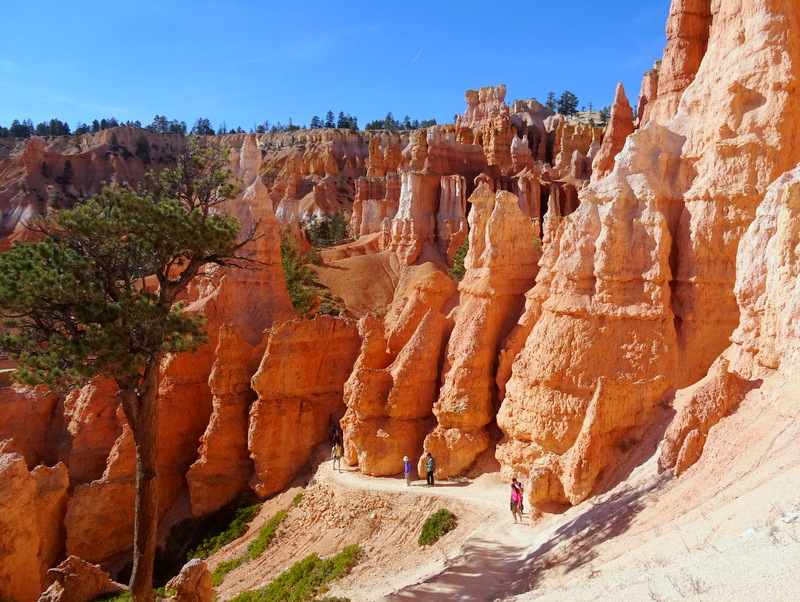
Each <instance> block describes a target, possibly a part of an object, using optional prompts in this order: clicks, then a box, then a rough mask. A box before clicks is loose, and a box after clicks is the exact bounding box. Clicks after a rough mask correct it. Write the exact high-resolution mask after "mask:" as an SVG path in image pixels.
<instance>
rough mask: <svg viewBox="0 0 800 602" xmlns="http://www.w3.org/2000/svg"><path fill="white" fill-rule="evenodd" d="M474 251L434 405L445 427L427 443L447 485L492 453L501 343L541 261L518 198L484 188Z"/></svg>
mask: <svg viewBox="0 0 800 602" xmlns="http://www.w3.org/2000/svg"><path fill="white" fill-rule="evenodd" d="M469 202H470V204H471V205H472V209H471V212H470V214H469V222H470V241H469V242H470V246H469V252H468V253H467V257H466V261H465V268H466V273H465V275H464V278H463V280H462V281H461V283H460V284H459V292H460V298H459V305H458V307H457V308H456V309H455V310H454V311H453V313H452V314H451V317H452V318H453V320H454V322H455V325H454V327H453V330H452V333H451V335H450V339H449V342H448V345H447V349H446V354H445V364H444V367H443V370H442V374H443V376H442V378H443V384H442V387H441V390H440V391H439V397H438V400H437V401H436V403H435V405H434V408H433V410H434V414H435V415H436V419H437V422H438V426H437V427H436V429H435V430H434V431H433V432H432V433H431V434H429V435H428V437H427V438H426V439H425V449H426V450H427V451H430V452H432V453H433V454H434V457H435V458H436V459H437V471H438V474H439V476H440V477H448V476H453V475H457V474H460V473H462V472H463V471H464V470H465V469H467V468H469V466H470V465H471V464H472V463H473V462H474V461H475V459H476V458H477V456H478V455H479V454H480V453H482V452H483V451H484V450H485V449H486V448H487V447H488V445H489V442H490V438H489V434H488V432H487V430H486V426H487V425H488V424H489V423H490V422H491V421H492V420H493V418H494V414H495V412H496V404H497V397H496V391H495V369H496V357H497V353H498V346H499V343H500V341H501V340H502V339H503V338H504V337H505V336H506V335H507V334H508V333H509V331H510V330H511V328H512V327H513V326H514V323H515V322H516V319H517V317H518V316H519V314H520V313H521V310H522V306H523V303H524V297H523V295H524V293H525V292H526V291H527V290H528V289H529V288H530V287H531V286H532V285H533V281H534V278H535V275H536V271H537V266H536V262H537V260H538V258H539V254H538V252H537V250H536V246H535V241H534V237H535V223H534V221H533V220H531V219H530V218H529V217H528V216H527V215H525V213H523V212H522V210H521V209H520V207H519V203H518V199H517V197H516V196H515V195H513V194H511V193H509V192H504V191H500V192H497V193H496V194H495V193H494V192H493V191H492V190H491V189H489V187H488V186H486V185H481V186H479V187H478V188H477V190H476V191H475V192H474V193H473V194H472V196H471V197H470V199H469Z"/></svg>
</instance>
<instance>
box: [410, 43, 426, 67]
mask: <svg viewBox="0 0 800 602" xmlns="http://www.w3.org/2000/svg"><path fill="white" fill-rule="evenodd" d="M423 50H425V46H423V47H422V48H420V49H419V52H418V53H417V56H415V57H414V60H412V61H411V62H412V63H413V62H414V61H416V60H417V59H418V58H419V55H420V54H422V51H423Z"/></svg>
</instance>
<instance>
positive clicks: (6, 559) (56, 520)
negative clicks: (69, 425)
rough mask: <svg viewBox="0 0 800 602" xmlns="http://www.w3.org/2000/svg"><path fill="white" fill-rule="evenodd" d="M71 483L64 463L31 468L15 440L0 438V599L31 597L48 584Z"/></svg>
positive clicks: (29, 600) (22, 600)
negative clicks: (17, 447)
mask: <svg viewBox="0 0 800 602" xmlns="http://www.w3.org/2000/svg"><path fill="white" fill-rule="evenodd" d="M68 486H69V480H68V478H67V469H66V467H65V466H64V465H63V464H58V465H57V466H55V467H54V468H47V467H45V466H38V467H36V468H35V469H34V470H33V471H32V472H29V471H28V467H27V466H26V464H25V458H24V457H23V456H22V455H21V454H19V453H16V451H15V449H14V446H13V444H12V443H11V442H10V441H8V440H6V441H3V442H0V533H2V534H3V553H2V554H0V598H2V599H4V600H6V599H7V600H19V601H20V602H32V601H34V600H37V599H38V597H39V594H40V593H41V592H42V590H43V589H44V588H45V587H46V581H45V574H46V572H47V569H48V568H49V567H50V566H51V565H52V564H53V561H55V559H56V558H57V557H58V554H59V553H60V551H61V549H62V546H63V527H62V526H61V525H62V521H63V518H64V512H65V510H66V502H67V487H68Z"/></svg>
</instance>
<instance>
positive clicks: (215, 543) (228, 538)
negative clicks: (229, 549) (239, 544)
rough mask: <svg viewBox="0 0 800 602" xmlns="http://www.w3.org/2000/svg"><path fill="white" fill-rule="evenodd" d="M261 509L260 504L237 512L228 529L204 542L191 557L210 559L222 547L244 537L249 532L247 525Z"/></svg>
mask: <svg viewBox="0 0 800 602" xmlns="http://www.w3.org/2000/svg"><path fill="white" fill-rule="evenodd" d="M259 508H260V506H259V505H258V504H254V505H252V506H245V507H244V508H239V510H237V511H236V516H235V517H234V519H233V521H231V523H230V525H228V528H227V529H225V530H224V531H223V532H222V533H219V534H217V535H215V536H213V537H210V538H208V539H206V540H205V541H203V542H202V543H201V544H200V545H199V546H197V547H196V548H195V549H194V551H193V552H192V553H191V556H192V557H193V558H208V557H209V556H211V555H213V554H215V553H216V552H217V551H219V549H220V548H221V547H222V546H224V545H227V544H229V543H230V542H232V541H233V540H235V539H238V538H239V537H241V536H242V535H244V534H245V531H247V525H248V524H249V523H250V521H251V520H253V517H254V516H255V515H256V513H257V512H258V509H259Z"/></svg>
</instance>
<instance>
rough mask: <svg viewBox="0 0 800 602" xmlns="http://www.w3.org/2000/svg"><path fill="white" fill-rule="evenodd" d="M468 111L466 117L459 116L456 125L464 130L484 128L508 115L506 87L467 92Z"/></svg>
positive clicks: (465, 113)
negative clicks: (492, 121) (486, 124)
mask: <svg viewBox="0 0 800 602" xmlns="http://www.w3.org/2000/svg"><path fill="white" fill-rule="evenodd" d="M464 100H465V101H466V103H467V109H466V110H465V111H464V115H461V116H459V118H458V119H457V121H456V123H457V125H458V126H459V127H462V128H475V127H482V126H483V124H484V123H486V122H488V121H491V120H493V119H495V118H496V117H501V116H504V115H506V116H507V115H508V105H506V102H505V100H506V87H505V85H504V84H500V85H499V86H486V87H485V88H478V89H477V90H467V91H466V92H465V93H464Z"/></svg>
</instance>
